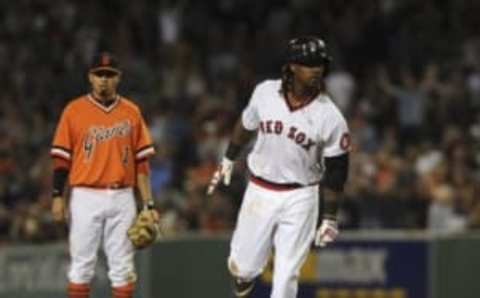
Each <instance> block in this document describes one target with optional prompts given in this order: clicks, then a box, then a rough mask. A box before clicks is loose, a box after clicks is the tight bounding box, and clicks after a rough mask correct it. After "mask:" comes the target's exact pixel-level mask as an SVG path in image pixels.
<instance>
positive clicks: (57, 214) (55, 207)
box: [52, 197, 65, 222]
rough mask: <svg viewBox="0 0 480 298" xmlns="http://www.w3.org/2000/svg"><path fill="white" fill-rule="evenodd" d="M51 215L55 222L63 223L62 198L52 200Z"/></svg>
mask: <svg viewBox="0 0 480 298" xmlns="http://www.w3.org/2000/svg"><path fill="white" fill-rule="evenodd" d="M52 215H53V220H55V221H56V222H63V221H65V200H64V199H63V198H62V197H54V198H53V201H52Z"/></svg>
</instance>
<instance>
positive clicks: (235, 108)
mask: <svg viewBox="0 0 480 298" xmlns="http://www.w3.org/2000/svg"><path fill="white" fill-rule="evenodd" d="M479 10H480V3H479V2H478V1H474V0H463V1H458V0H445V1H434V0H423V1H416V0H406V1H394V0H372V1H346V0H326V1H315V0H271V1H248V0H211V1H193V0H183V1H182V0H177V1H173V0H172V1H166V0H164V1H162V0H158V1H157V0H139V1H127V0H109V1H95V0H83V1H75V0H57V1H50V0H16V1H1V2H0V73H2V74H3V76H2V80H0V86H1V89H2V92H1V93H0V106H1V110H0V241H1V242H10V241H25V242H43V241H51V240H54V239H60V238H63V237H65V235H66V228H64V227H61V226H59V225H56V224H54V223H53V220H52V217H51V215H50V212H49V208H50V203H51V201H50V200H51V187H50V186H51V160H50V157H49V146H50V143H51V140H52V134H53V132H54V129H55V124H56V121H57V119H58V117H59V115H60V113H61V110H62V108H63V107H64V106H65V104H66V103H67V102H68V100H69V99H71V98H72V97H75V96H78V95H81V94H83V93H86V92H88V91H89V86H88V84H87V80H86V71H87V65H88V64H89V62H90V59H91V57H92V56H93V55H94V54H95V53H96V52H98V51H100V50H111V51H113V52H114V53H115V54H116V55H117V56H118V58H119V60H120V62H121V64H122V69H123V70H124V75H123V81H122V83H121V87H120V91H121V94H122V95H125V96H127V97H130V98H133V99H134V100H135V101H136V102H137V103H138V104H139V105H140V106H141V107H142V109H143V112H144V117H145V118H146V120H147V122H148V124H149V126H150V129H151V133H152V136H153V138H154V141H155V143H156V148H157V152H158V153H157V155H156V156H155V158H154V159H153V160H152V163H151V168H152V186H153V191H154V194H155V198H156V201H157V205H158V207H159V210H160V212H161V214H162V224H163V226H164V229H165V231H166V232H167V233H172V234H174V233H182V232H185V231H195V232H201V233H215V232H219V231H229V230H231V229H232V228H233V227H234V224H235V216H236V214H237V211H238V207H239V205H240V202H241V197H242V192H243V189H244V187H245V184H246V180H247V173H246V171H245V162H244V158H243V159H241V160H240V161H239V162H238V167H237V170H236V172H235V176H234V178H233V185H231V187H229V188H228V189H227V188H221V189H220V191H219V192H217V193H216V194H215V195H214V196H213V197H209V198H207V197H206V196H205V190H206V184H207V183H208V181H209V178H210V176H211V174H212V172H213V171H214V169H215V166H216V163H217V161H218V160H219V158H220V157H221V156H222V154H223V151H224V149H225V147H226V143H227V141H228V137H229V133H230V131H231V128H232V125H233V123H234V121H235V120H236V118H237V117H238V116H239V115H240V112H241V110H242V108H243V107H244V106H245V105H246V103H247V102H248V99H249V96H250V93H251V91H252V88H253V87H254V86H255V84H256V83H257V82H259V81H261V80H264V79H267V78H275V77H278V76H279V75H280V67H281V65H282V57H283V56H282V51H283V50H284V49H285V44H286V41H287V40H288V39H290V38H292V37H295V36H299V35H305V34H316V35H320V36H322V37H323V38H324V39H325V40H326V42H327V44H328V46H329V48H330V51H331V53H332V55H333V57H334V63H333V65H332V69H331V71H330V74H329V76H328V78H327V87H328V91H329V92H330V94H331V95H332V96H333V98H334V100H335V101H336V103H337V105H338V106H339V107H340V109H341V110H342V111H343V112H344V114H345V116H346V118H347V120H348V122H349V125H350V128H351V131H352V136H353V138H354V144H355V146H354V149H353V151H352V154H351V173H350V180H349V183H348V186H347V189H346V193H345V197H344V198H343V199H342V208H341V211H340V220H341V225H342V226H343V228H344V229H397V228H401V229H427V230H431V231H434V232H439V233H444V232H455V231H463V230H467V229H473V228H476V227H478V226H479V225H480V199H479V191H480V183H479V182H480V176H479V170H478V169H479V163H480V154H479V153H480V151H479V150H478V149H480V148H478V144H479V142H478V140H479V139H480V117H479V116H480V114H479V111H480V19H479V18H478V17H477V15H476V14H475V12H477V11H479ZM278 150H281V148H278ZM245 154H246V152H245ZM245 154H244V155H243V156H245Z"/></svg>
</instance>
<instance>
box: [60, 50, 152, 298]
mask: <svg viewBox="0 0 480 298" xmlns="http://www.w3.org/2000/svg"><path fill="white" fill-rule="evenodd" d="M120 78H121V71H120V70H119V68H118V65H117V61H116V59H115V58H114V57H113V56H112V55H111V54H109V53H102V54H100V55H98V57H96V58H95V59H94V60H93V65H92V66H91V68H90V70H89V73H88V79H89V81H90V84H91V86H92V92H91V93H89V94H86V95H84V96H80V97H78V98H76V99H74V100H72V101H71V102H70V103H69V104H68V105H67V106H66V107H65V109H64V110H63V113H62V116H61V118H60V122H59V123H58V126H57V129H56V132H55V137H54V140H53V146H52V149H51V155H52V157H53V161H54V175H53V176H54V178H53V180H54V181H53V203H52V213H53V216H54V219H55V220H57V221H59V222H61V221H63V220H64V219H65V211H66V208H65V198H64V186H65V184H66V182H67V179H68V186H69V187H70V189H71V192H70V208H69V220H70V234H69V244H70V257H71V264H70V269H69V272H68V280H69V284H68V297H70V298H88V297H89V292H90V285H89V284H90V281H91V280H92V278H93V276H94V268H95V264H96V261H97V251H98V248H99V246H100V245H101V244H102V248H103V250H104V252H105V255H106V257H107V263H108V267H109V271H108V276H109V279H110V281H111V284H112V297H113V298H129V297H132V296H133V290H134V283H135V280H136V274H135V268H134V262H133V257H134V248H133V246H132V243H131V242H130V240H129V239H128V238H127V230H128V228H129V227H130V226H131V224H132V223H133V221H134V220H135V216H136V204H135V198H134V190H133V189H134V187H137V188H138V190H139V193H140V195H141V198H142V200H143V203H144V205H145V208H146V209H149V210H151V212H150V213H149V215H150V216H152V217H153V218H155V219H158V214H156V212H155V211H154V208H153V200H152V193H151V187H150V182H149V181H150V179H149V164H148V158H149V157H150V156H152V155H153V154H154V153H155V150H154V147H153V144H152V141H151V138H150V135H149V132H148V129H147V126H146V125H145V121H144V119H143V117H142V115H141V112H140V110H139V108H138V107H137V106H136V105H135V104H134V103H133V102H131V101H130V100H128V99H126V98H124V97H122V96H120V95H118V94H117V86H118V83H119V82H120Z"/></svg>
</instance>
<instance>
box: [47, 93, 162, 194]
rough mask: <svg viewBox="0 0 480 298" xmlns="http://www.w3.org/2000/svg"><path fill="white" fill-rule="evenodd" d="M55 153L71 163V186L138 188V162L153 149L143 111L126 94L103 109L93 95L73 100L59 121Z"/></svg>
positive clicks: (54, 147) (55, 138)
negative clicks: (135, 186)
mask: <svg viewBox="0 0 480 298" xmlns="http://www.w3.org/2000/svg"><path fill="white" fill-rule="evenodd" d="M50 153H51V155H52V156H53V157H58V158H62V159H64V160H67V161H69V162H70V174H69V184H70V186H90V187H110V186H116V185H119V186H120V185H121V186H134V185H135V183H136V173H135V165H136V163H138V162H139V161H143V160H145V159H146V158H149V157H150V156H151V155H153V154H154V153H155V149H154V147H153V144H152V140H151V137H150V134H149V132H148V129H147V126H146V124H145V121H144V119H143V117H142V115H141V112H140V109H139V108H138V107H137V106H136V105H135V104H134V103H133V102H131V101H129V100H127V99H126V98H124V97H121V96H117V98H116V99H115V101H114V102H113V103H112V104H111V105H110V106H109V107H105V106H103V105H101V104H100V103H98V102H97V101H95V99H94V98H93V97H92V96H91V95H90V94H88V95H85V96H81V97H79V98H76V99H74V100H73V101H72V102H70V103H69V104H68V105H67V106H66V107H65V109H64V110H63V113H62V116H61V118H60V122H59V123H58V126H57V130H56V132H55V137H54V140H53V145H52V149H51V151H50Z"/></svg>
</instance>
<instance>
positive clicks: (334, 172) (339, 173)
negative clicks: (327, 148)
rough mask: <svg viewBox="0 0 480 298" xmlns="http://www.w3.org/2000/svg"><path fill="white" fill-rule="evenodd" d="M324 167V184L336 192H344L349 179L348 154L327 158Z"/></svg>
mask: <svg viewBox="0 0 480 298" xmlns="http://www.w3.org/2000/svg"><path fill="white" fill-rule="evenodd" d="M324 165H325V174H324V176H323V179H322V184H323V185H324V186H325V187H327V188H329V189H331V190H333V191H335V192H342V191H343V187H344V185H345V182H346V181H347V178H348V168H349V155H348V153H345V154H342V155H338V156H334V157H325V159H324Z"/></svg>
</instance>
